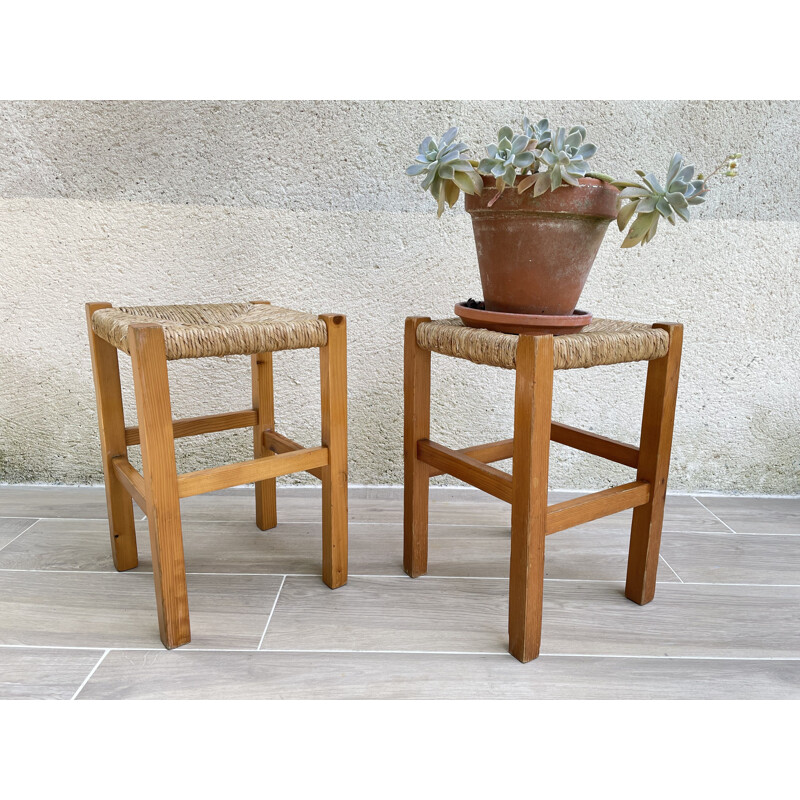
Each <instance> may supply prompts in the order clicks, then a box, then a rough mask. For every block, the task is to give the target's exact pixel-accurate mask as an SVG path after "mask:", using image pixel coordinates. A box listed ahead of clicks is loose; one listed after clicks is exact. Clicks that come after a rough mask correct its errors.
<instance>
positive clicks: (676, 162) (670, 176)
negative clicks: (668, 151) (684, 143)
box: [667, 153, 683, 186]
mask: <svg viewBox="0 0 800 800" xmlns="http://www.w3.org/2000/svg"><path fill="white" fill-rule="evenodd" d="M682 163H683V156H681V154H680V153H675V155H674V156H672V161H670V162H669V169H668V170H667V186H669V185H670V183H672V181H674V180H675V178H677V177H678V170H680V168H681V164H682Z"/></svg>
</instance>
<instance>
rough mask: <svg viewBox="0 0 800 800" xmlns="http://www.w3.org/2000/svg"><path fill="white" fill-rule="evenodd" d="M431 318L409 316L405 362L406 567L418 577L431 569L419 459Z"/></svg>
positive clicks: (425, 476) (424, 435)
mask: <svg viewBox="0 0 800 800" xmlns="http://www.w3.org/2000/svg"><path fill="white" fill-rule="evenodd" d="M423 322H430V317H408V318H407V319H406V340H405V356H404V365H403V372H404V378H403V397H404V411H403V462H404V473H405V477H404V490H403V569H404V570H405V571H406V572H407V573H408V574H409V575H410V576H411V577H412V578H418V577H419V576H420V575H424V574H425V573H426V572H427V571H428V492H429V488H430V468H429V467H428V465H427V464H425V463H424V462H422V461H420V460H419V459H418V458H417V442H418V441H419V440H420V439H429V438H430V433H431V354H430V351H429V350H424V349H423V348H421V347H420V346H419V345H418V344H417V327H418V326H419V325H420V324H421V323H423Z"/></svg>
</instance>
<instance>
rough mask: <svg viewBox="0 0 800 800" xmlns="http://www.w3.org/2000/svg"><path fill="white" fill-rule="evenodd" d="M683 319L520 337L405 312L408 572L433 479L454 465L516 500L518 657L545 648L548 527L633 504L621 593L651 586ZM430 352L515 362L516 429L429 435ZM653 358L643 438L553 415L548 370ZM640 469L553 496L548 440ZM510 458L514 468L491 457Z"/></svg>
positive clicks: (416, 567) (418, 558) (413, 570)
mask: <svg viewBox="0 0 800 800" xmlns="http://www.w3.org/2000/svg"><path fill="white" fill-rule="evenodd" d="M682 338H683V326H681V325H677V324H666V323H657V324H655V325H653V326H652V327H651V326H647V325H640V324H636V323H630V322H616V321H613V320H595V321H594V322H593V323H592V324H591V325H589V326H588V327H587V328H585V329H584V330H583V331H582V332H581V333H577V334H569V335H564V336H556V337H553V336H515V335H511V334H506V333H495V332H493V331H488V330H484V329H477V328H467V327H464V326H463V325H462V323H461V320H459V319H446V320H438V321H431V320H430V319H429V318H427V317H409V318H408V319H407V320H406V341H405V425H404V457H405V508H404V527H405V545H404V552H403V566H404V568H405V571H406V572H407V573H408V574H409V575H410V576H411V577H412V578H416V577H417V576H419V575H424V574H425V572H426V571H427V568H428V483H429V478H430V477H431V476H433V475H441V474H442V473H447V474H449V475H453V476H454V477H456V478H459V479H460V480H462V481H465V482H466V483H469V484H471V485H472V486H475V487H477V488H478V489H481V490H482V491H484V492H488V493H489V494H491V495H493V496H494V497H499V498H500V499H501V500H505V501H506V502H507V503H511V568H510V585H509V611H508V632H509V650H510V652H511V654H512V655H514V656H515V657H516V658H518V659H519V660H520V661H523V662H525V661H530V660H531V659H534V658H536V657H537V656H538V655H539V643H540V640H541V633H542V595H543V588H544V583H543V581H544V540H545V536H547V535H549V534H551V533H557V532H558V531H562V530H564V529H565V528H571V527H573V526H575V525H580V524H582V523H584V522H589V521H591V520H594V519H599V518H600V517H605V516H607V515H609V514H615V513H616V512H618V511H623V510H624V509H626V508H633V509H634V512H633V524H632V526H631V539H630V550H629V553H628V575H627V582H626V585H625V596H626V597H628V598H629V599H630V600H633V601H634V602H635V603H639V604H640V605H644V604H645V603H649V602H650V601H651V600H652V599H653V596H654V594H655V588H656V571H657V568H658V555H659V552H658V551H659V546H660V543H661V525H662V521H663V518H664V500H665V497H666V492H667V474H668V472H669V458H670V450H671V447H672V426H673V421H674V418H675V398H676V394H677V389H678V372H679V369H680V358H681V342H682ZM431 352H434V353H441V354H442V355H446V356H455V357H456V358H465V359H467V360H469V361H473V362H474V363H476V364H489V365H491V366H495V367H502V368H504V369H515V370H516V371H517V375H516V392H515V404H514V438H513V439H506V440H504V441H500V442H493V443H491V444H485V445H477V446H475V447H467V448H465V449H463V450H451V449H450V448H448V447H444V446H442V445H441V444H437V443H436V442H432V441H431V440H430V392H431ZM628 361H649V362H650V363H649V365H648V369H647V386H646V389H645V398H644V413H643V417H642V432H641V440H640V443H639V447H635V446H633V445H629V444H623V443H622V442H617V441H614V440H613V439H607V438H605V437H604V436H598V435H596V434H593V433H589V432H588V431H583V430H580V429H578V428H572V427H570V426H569V425H561V424H559V423H557V422H552V420H551V406H552V395H553V371H554V370H556V369H576V368H578V367H594V366H598V365H601V364H620V363H624V362H628ZM551 440H552V441H554V442H558V443H560V444H564V445H567V446H569V447H574V448H576V449H578V450H583V451H584V452H586V453H592V454H593V455H596V456H601V457H602V458H607V459H609V460H610V461H616V462H617V463H620V464H625V465H626V466H628V467H632V468H634V469H636V480H635V481H632V482H631V483H626V484H623V485H622V486H615V487H614V488H612V489H605V490H603V491H601V492H595V493H593V494H588V495H585V496H583V497H578V498H576V499H574V500H567V501H566V502H563V503H557V504H555V505H552V506H548V505H547V480H548V459H549V454H550V441H551ZM504 458H513V474H512V475H509V474H508V473H506V472H503V471H501V470H499V469H496V468H495V467H490V466H488V464H489V463H491V462H492V461H499V460H501V459H504Z"/></svg>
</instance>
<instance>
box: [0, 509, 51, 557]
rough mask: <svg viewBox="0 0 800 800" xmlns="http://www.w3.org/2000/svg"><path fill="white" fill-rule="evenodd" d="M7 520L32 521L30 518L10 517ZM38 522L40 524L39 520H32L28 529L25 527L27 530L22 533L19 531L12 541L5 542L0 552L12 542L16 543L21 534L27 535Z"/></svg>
mask: <svg viewBox="0 0 800 800" xmlns="http://www.w3.org/2000/svg"><path fill="white" fill-rule="evenodd" d="M9 519H32V517H10V518H9ZM38 522H41V520H40V519H34V520H33V522H31V524H30V525H28V527H27V528H25V530H23V531H20V532H19V533H18V534H17V535H16V536H15V537H14V538H13V539H11V540H9V541H7V542H6V543H5V544H4V545H3V546H2V547H0V550H4V549H5V548H6V547H8V546H9V545H10V544H11V543H12V542H16V541H17V539H19V537H20V536H22V534H23V533H27V532H28V531H29V530H30V529H31V528H32V527H33V526H34V525H36V524H37V523H38Z"/></svg>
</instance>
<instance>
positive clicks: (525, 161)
mask: <svg viewBox="0 0 800 800" xmlns="http://www.w3.org/2000/svg"><path fill="white" fill-rule="evenodd" d="M534 161H536V156H535V155H534V154H533V153H530V152H525V153H520V154H519V155H518V156H517V157H516V158H515V159H514V163H515V164H516V165H517V166H518V167H521V168H523V169H524V168H525V167H529V166H530V165H531V164H533V162H534Z"/></svg>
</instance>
